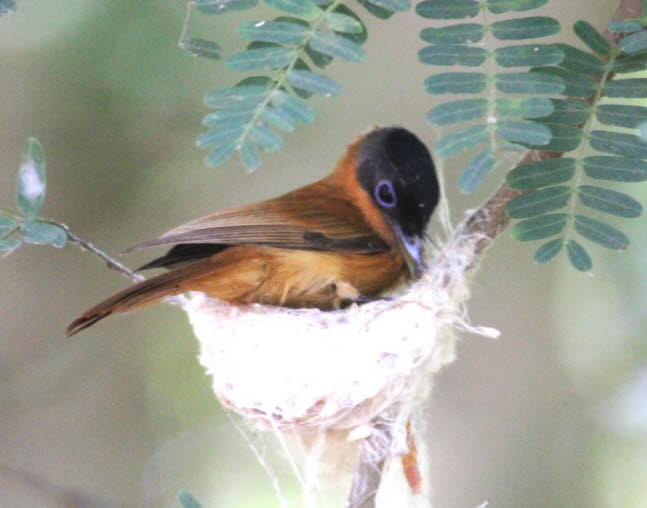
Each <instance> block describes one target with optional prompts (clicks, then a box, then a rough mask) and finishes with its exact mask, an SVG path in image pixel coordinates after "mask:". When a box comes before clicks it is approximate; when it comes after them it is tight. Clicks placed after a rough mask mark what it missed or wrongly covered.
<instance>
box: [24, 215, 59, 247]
mask: <svg viewBox="0 0 647 508" xmlns="http://www.w3.org/2000/svg"><path fill="white" fill-rule="evenodd" d="M20 236H21V237H22V239H23V240H24V241H25V242H27V243H33V244H36V245H53V246H54V247H58V248H61V247H64V246H65V243H66V242H67V233H66V232H65V230H64V229H62V228H60V227H58V226H56V225H54V224H49V223H47V222H42V221H38V220H27V221H25V222H24V223H23V225H22V226H21V227H20Z"/></svg>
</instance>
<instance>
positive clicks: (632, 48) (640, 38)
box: [618, 30, 647, 54]
mask: <svg viewBox="0 0 647 508" xmlns="http://www.w3.org/2000/svg"><path fill="white" fill-rule="evenodd" d="M618 49H620V51H622V52H623V53H626V54H632V53H639V52H641V51H645V50H646V49H647V30H641V31H640V32H636V33H635V34H631V35H627V37H625V38H624V39H622V40H621V41H620V42H619V43H618Z"/></svg>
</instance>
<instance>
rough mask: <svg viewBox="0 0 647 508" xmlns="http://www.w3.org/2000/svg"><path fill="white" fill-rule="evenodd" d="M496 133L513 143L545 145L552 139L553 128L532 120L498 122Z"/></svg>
mask: <svg viewBox="0 0 647 508" xmlns="http://www.w3.org/2000/svg"><path fill="white" fill-rule="evenodd" d="M496 133H497V135H498V136H501V137H502V138H503V139H505V140H507V141H510V142H511V143H526V144H532V145H540V146H545V145H546V144H547V143H548V142H549V141H550V140H551V130H550V129H549V128H548V127H546V126H545V125H543V124H540V123H537V122H533V121H531V120H519V121H515V122H512V121H504V122H497V124H496Z"/></svg>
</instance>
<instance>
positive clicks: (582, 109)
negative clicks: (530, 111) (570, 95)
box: [543, 99, 591, 125]
mask: <svg viewBox="0 0 647 508" xmlns="http://www.w3.org/2000/svg"><path fill="white" fill-rule="evenodd" d="M550 100H551V102H552V103H553V107H554V108H555V110H554V111H553V114H552V115H550V116H547V117H546V118H544V119H543V120H544V121H545V122H546V123H564V124H568V125H580V124H583V123H584V122H586V120H587V119H588V118H589V115H590V114H591V106H590V105H588V104H587V103H585V102H579V101H569V100H565V99H550Z"/></svg>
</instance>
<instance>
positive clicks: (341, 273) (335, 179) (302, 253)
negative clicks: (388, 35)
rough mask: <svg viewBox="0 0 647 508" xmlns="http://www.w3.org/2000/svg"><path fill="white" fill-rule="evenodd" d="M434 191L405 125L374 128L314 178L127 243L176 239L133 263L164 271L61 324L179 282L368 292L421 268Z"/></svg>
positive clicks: (290, 298) (339, 295) (161, 292)
mask: <svg viewBox="0 0 647 508" xmlns="http://www.w3.org/2000/svg"><path fill="white" fill-rule="evenodd" d="M439 197H440V188H439V185H438V180H437V178H436V170H435V167H434V163H433V161H432V158H431V155H430V154H429V151H428V150H427V148H426V146H425V145H424V144H423V143H422V142H421V141H420V140H419V139H418V138H417V137H416V136H415V135H414V134H412V133H411V132H409V131H408V130H406V129H403V128H400V127H387V128H378V129H375V130H373V131H371V132H369V133H368V134H365V135H363V136H361V137H359V138H358V139H357V140H356V141H355V142H354V143H352V144H351V145H349V146H348V148H347V149H346V152H345V154H344V155H343V156H342V158H341V160H340V161H339V162H338V164H337V166H336V168H335V170H334V171H333V172H332V174H330V175H329V176H327V177H325V178H323V179H321V180H319V181H317V182H314V183H312V184H310V185H306V186H305V187H301V188H299V189H296V190H294V191H292V192H289V193H287V194H284V195H283V196H280V197H278V198H275V199H270V200H268V201H262V202H260V203H255V204H251V205H247V206H241V207H237V208H232V209H229V210H225V211H222V212H218V213H215V214H213V215H208V216H206V217H203V218H201V219H197V220H195V221H192V222H189V223H188V224H185V225H183V226H179V227H177V228H175V229H172V230H170V231H169V232H167V233H165V234H163V235H162V236H160V237H159V238H156V239H154V240H150V241H148V242H145V243H142V244H140V245H137V246H136V247H133V248H132V249H130V250H136V249H140V248H143V247H152V246H155V245H166V244H171V245H174V247H172V248H171V249H170V250H169V251H168V252H167V253H166V254H165V255H164V256H162V257H160V258H157V259H155V260H153V261H151V262H149V263H147V264H145V265H144V266H142V267H141V268H140V270H144V269H149V268H165V269H168V270H169V271H168V272H165V273H163V274H161V275H157V276H155V277H151V278H150V279H147V280H144V281H142V282H139V283H137V284H134V285H132V286H130V287H128V288H126V289H124V290H123V291H120V292H119V293H117V294H115V295H113V296H111V297H110V298H108V299H107V300H104V301H103V302H101V303H99V304H97V305H95V306H94V307H92V308H90V309H88V310H87V311H86V312H84V313H83V314H82V315H81V316H80V317H78V318H77V319H75V320H74V321H73V322H72V323H71V324H70V325H69V326H68V328H67V334H68V336H69V335H73V334H75V333H77V332H79V331H81V330H83V329H85V328H87V327H89V326H91V325H93V324H94V323H96V322H97V321H99V320H101V319H103V318H104V317H107V316H109V315H111V314H115V313H119V312H127V311H130V310H133V309H137V308H140V307H143V306H145V305H148V304H151V303H154V302H157V301H159V300H161V299H163V298H164V297H166V296H170V295H176V294H179V293H183V292H185V291H202V292H204V293H206V294H207V295H209V296H211V297H214V298H218V299H220V300H223V301H226V302H230V303H232V304H245V303H252V302H257V303H263V304H270V305H280V306H285V307H295V308H299V307H316V308H320V309H323V310H328V309H335V308H339V307H340V306H341V305H343V304H345V303H351V302H362V301H367V300H370V299H374V298H376V297H378V296H379V295H380V294H382V293H383V292H384V291H386V290H388V289H390V288H392V287H394V286H395V285H396V284H398V283H400V282H402V281H410V280H413V279H415V278H417V277H418V276H419V274H420V272H421V270H422V267H423V257H422V250H423V244H422V240H423V237H424V233H425V229H426V227H427V224H428V222H429V218H430V216H431V214H432V212H433V210H434V208H435V207H436V205H437V204H438V200H439Z"/></svg>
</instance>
